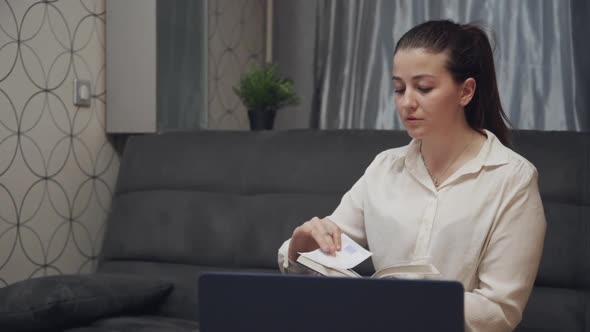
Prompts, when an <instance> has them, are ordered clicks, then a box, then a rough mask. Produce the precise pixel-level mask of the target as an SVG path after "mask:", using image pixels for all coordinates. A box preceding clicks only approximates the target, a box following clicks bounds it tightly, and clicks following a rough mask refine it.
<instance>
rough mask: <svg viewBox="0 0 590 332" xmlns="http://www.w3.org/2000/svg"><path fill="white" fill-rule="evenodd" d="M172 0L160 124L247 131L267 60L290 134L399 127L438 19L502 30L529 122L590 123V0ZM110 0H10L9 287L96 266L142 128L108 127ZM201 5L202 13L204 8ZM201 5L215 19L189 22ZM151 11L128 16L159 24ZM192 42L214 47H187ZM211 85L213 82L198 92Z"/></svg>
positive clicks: (4, 214) (2, 169) (1, 191)
mask: <svg viewBox="0 0 590 332" xmlns="http://www.w3.org/2000/svg"><path fill="white" fill-rule="evenodd" d="M124 1H127V0H124ZM155 1H156V0H150V1H145V2H144V0H139V2H137V1H135V2H131V1H130V0H129V2H128V4H130V5H129V9H130V10H131V11H132V12H134V11H135V12H140V11H141V10H145V8H144V7H143V5H140V4H139V3H142V4H144V5H145V4H146V3H150V2H151V3H152V4H155ZM269 1H270V6H269ZM167 3H168V4H169V5H168V6H169V7H158V9H159V11H160V13H163V12H164V11H166V12H165V13H166V15H163V16H164V18H166V20H165V21H157V22H158V24H161V26H162V27H165V26H167V27H168V28H169V29H168V30H165V29H162V30H157V33H159V34H162V35H165V34H167V35H165V36H167V38H169V41H170V44H169V45H168V46H166V47H164V48H160V49H158V50H154V52H157V54H158V59H159V60H158V61H160V62H159V63H158V66H159V67H158V68H159V69H156V68H154V69H153V70H154V72H156V70H161V72H159V76H158V77H159V78H160V79H161V80H162V81H161V82H160V84H161V85H160V86H159V88H158V90H157V94H158V96H157V97H158V103H161V104H159V105H160V106H159V107H158V105H156V104H154V106H153V108H154V109H157V112H164V113H162V114H158V117H157V122H158V124H159V125H161V127H158V128H156V129H155V131H167V130H207V129H209V130H248V129H249V127H248V119H247V115H246V112H245V109H244V106H243V105H242V104H241V102H240V100H239V98H238V97H237V96H236V95H235V93H234V92H233V86H235V84H236V83H237V81H238V80H239V78H240V75H242V73H244V72H245V70H246V69H247V68H249V67H250V66H252V65H255V64H256V65H260V64H263V63H264V62H266V61H271V62H274V63H276V64H278V66H279V68H280V69H281V71H282V72H283V73H284V74H285V75H287V76H288V77H290V78H292V79H293V80H294V81H295V85H296V90H297V92H298V94H299V96H300V98H301V103H300V104H299V105H298V106H292V107H288V108H285V109H284V110H280V111H279V113H278V114H277V119H276V123H275V130H284V129H293V128H319V129H346V128H364V129H400V128H401V125H400V123H399V120H398V118H397V116H396V114H395V108H394V105H393V98H392V96H393V89H392V86H391V57H392V51H393V46H394V43H395V41H396V40H397V39H398V38H399V37H400V36H401V34H402V33H403V32H404V31H406V30H407V29H408V28H410V27H411V26H413V25H415V24H417V23H419V22H422V21H424V20H427V19H436V18H450V19H454V20H458V21H460V22H471V21H475V22H479V23H481V24H483V25H484V26H485V27H487V28H489V30H491V31H492V32H493V35H494V39H495V40H496V53H495V56H496V64H497V73H498V80H499V85H500V92H501V95H502V99H503V103H504V107H505V110H506V113H507V114H508V115H509V117H510V120H511V122H512V124H513V126H514V127H515V128H520V129H539V130H569V131H588V129H589V128H590V116H589V115H588V111H587V110H588V107H589V106H590V105H589V100H588V99H589V98H590V97H588V93H587V90H588V86H590V85H589V83H590V61H589V60H588V59H587V56H586V54H587V53H588V47H589V46H588V43H587V42H585V34H586V31H588V30H589V28H590V26H589V25H590V23H589V21H588V20H587V18H588V17H589V15H590V14H589V13H590V5H588V3H587V1H585V0H545V1H534V0H526V1H511V0H487V1H480V0H473V1H468V0H461V1H451V0H448V1H434V0H433V1H428V0H419V1H410V0H400V1H389V0H374V1H369V0H367V1H361V0H346V1H344V0H306V1H291V0H274V1H273V0H208V1H207V0H202V1H193V2H191V1H180V0H176V1H168V2H167ZM107 4H108V1H106V0H56V1H33V0H0V287H1V286H3V285H7V284H11V283H14V282H16V281H18V280H22V279H27V278H32V277H37V276H43V275H52V274H65V273H86V272H91V271H93V270H94V268H95V266H96V262H97V257H98V256H99V254H100V251H101V240H102V235H103V233H104V230H105V226H106V221H107V217H108V213H109V209H110V204H111V203H110V202H111V196H112V193H113V192H114V187H115V184H116V180H117V172H118V169H119V161H120V155H119V152H120V150H119V146H118V142H120V141H121V140H122V138H124V137H125V135H127V134H131V133H132V132H133V133H141V131H139V132H138V131H133V130H131V129H129V132H128V133H126V132H125V129H122V130H119V131H118V132H117V133H116V134H114V133H108V132H109V130H108V128H107V118H108V117H109V113H112V112H119V113H117V114H120V112H122V111H123V110H122V109H120V108H118V107H117V105H116V104H114V105H110V104H109V103H107V96H109V87H108V84H107V78H106V72H107V58H108V56H107V53H108V50H107V47H106V45H107V40H106V31H107V29H108V24H109V21H108V20H107V16H108V15H107V11H108V8H107V7H108V6H107ZM196 4H201V5H202V6H201V7H199V8H200V9H199V8H197V7H191V6H196ZM183 8H184V9H190V10H181V9H183ZM198 10H202V12H200V15H201V16H200V17H202V18H204V19H201V20H203V21H199V20H195V19H194V17H193V16H189V13H193V12H195V11H198ZM506 12H511V13H512V15H505V13H506ZM133 17H141V15H137V16H133ZM136 19H137V18H134V19H131V20H129V21H128V23H127V24H129V25H130V26H131V25H134V24H143V23H144V22H139V21H134V20H136ZM196 23H202V25H200V26H197V25H198V24H196ZM166 24H168V25H166ZM269 26H270V27H272V29H270V30H269V29H268V27H269ZM199 27H200V28H199ZM193 42H194V43H201V45H204V49H197V48H191V49H190V52H188V51H186V49H185V47H189V48H190V45H193V44H192V43H193ZM159 45H160V46H161V45H164V44H159ZM187 45H188V46H187ZM129 47H130V48H133V47H136V48H137V47H139V48H138V50H139V52H141V50H142V49H141V47H143V46H142V44H141V41H139V40H134V41H130V42H129ZM154 54H156V53H154ZM178 59H182V61H180V60H178ZM203 59H204V61H202V60H203ZM166 75H169V76H166ZM75 79H79V80H87V81H89V82H90V87H91V89H90V98H91V104H90V107H83V106H76V105H74V103H73V91H74V80H75ZM201 81H202V82H206V83H205V84H204V86H202V87H201V86H200V85H198V84H195V85H190V84H193V83H195V82H197V83H198V82H201ZM162 82H164V83H166V82H169V83H166V84H164V83H162ZM179 82H180V83H179ZM183 82H188V83H183ZM141 83H142V82H139V83H138V84H141ZM167 84H177V87H178V88H174V89H168V90H167V89H166V86H168V85H167ZM183 87H184V88H183ZM187 87H190V88H187ZM117 91H118V92H120V91H123V92H124V90H121V89H117ZM199 96H200V97H199ZM148 97H149V96H148ZM199 98H200V99H199ZM154 100H155V99H154ZM162 105H163V106H162ZM201 105H205V106H204V107H203V106H201ZM166 109H169V110H171V111H170V113H166ZM117 114H115V115H112V116H117ZM131 120H133V118H131ZM131 125H133V121H131Z"/></svg>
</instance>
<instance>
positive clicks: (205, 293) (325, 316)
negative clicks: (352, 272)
mask: <svg viewBox="0 0 590 332" xmlns="http://www.w3.org/2000/svg"><path fill="white" fill-rule="evenodd" d="M463 296H464V295H463V287H462V285H461V284H460V283H459V282H454V281H433V280H401V279H370V278H339V277H325V276H306V275H280V274H270V273H269V274H260V273H207V274H204V275H202V276H201V277H200V278H199V314H200V331H201V332H234V331H256V332H277V331H297V332H301V331H303V332H327V331H337V332H347V331H351V332H352V331H355V332H359V331H371V332H381V331H383V332H385V331H388V332H390V331H404V332H406V331H463V330H464V314H463Z"/></svg>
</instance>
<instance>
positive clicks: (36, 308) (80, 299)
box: [0, 274, 172, 332]
mask: <svg viewBox="0 0 590 332" xmlns="http://www.w3.org/2000/svg"><path fill="white" fill-rule="evenodd" d="M171 289H172V284H171V283H169V282H165V281H162V280H158V279H150V278H146V277H142V276H132V275H124V274H85V275H61V276H51V277H41V278H35V279H29V280H24V281H21V282H17V283H15V284H12V285H10V286H7V287H4V288H0V331H12V332H18V331H44V330H55V329H63V328H67V327H71V326H77V325H80V324H86V323H90V322H92V321H94V320H96V319H99V318H102V317H108V316H111V315H120V314H124V313H141V314H146V313H150V312H151V311H153V310H155V309H156V307H157V305H158V304H159V303H160V302H161V301H162V300H163V299H164V298H165V297H166V296H167V295H168V293H169V292H170V291H171Z"/></svg>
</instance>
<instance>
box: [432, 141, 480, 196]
mask: <svg viewBox="0 0 590 332" xmlns="http://www.w3.org/2000/svg"><path fill="white" fill-rule="evenodd" d="M471 143H473V139H472V140H470V141H469V143H468V144H466V145H465V147H464V148H463V150H462V151H461V153H459V154H458V155H457V156H456V157H455V158H454V159H453V160H452V161H451V162H450V163H449V164H448V165H447V167H446V168H445V170H444V171H443V172H442V173H440V175H439V176H433V175H432V173H431V172H430V169H428V164H426V160H424V155H422V141H420V157H421V158H422V162H423V163H424V166H425V167H426V172H428V175H430V177H431V178H432V180H433V181H434V186H435V187H436V188H438V186H439V185H440V181H439V180H440V178H441V177H443V176H444V175H445V174H446V173H447V171H448V170H449V168H450V167H451V165H453V164H454V163H455V162H456V161H457V159H459V157H461V155H463V153H465V151H467V148H469V147H470V146H471Z"/></svg>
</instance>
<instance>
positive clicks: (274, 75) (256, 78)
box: [233, 64, 299, 111]
mask: <svg viewBox="0 0 590 332" xmlns="http://www.w3.org/2000/svg"><path fill="white" fill-rule="evenodd" d="M233 89H234V92H235V93H236V94H237V95H238V97H240V99H241V100H242V103H244V105H245V106H246V108H247V109H248V110H249V111H254V110H262V111H276V110H278V109H279V108H282V107H284V106H290V105H297V104H298V103H299V98H298V97H297V93H296V92H295V86H294V84H293V81H292V80H290V79H288V78H285V77H282V76H281V75H280V74H279V69H278V67H277V66H276V65H274V64H269V65H263V66H253V67H251V68H250V69H248V70H247V71H246V73H245V74H243V75H242V76H241V78H240V82H239V84H238V86H237V87H234V88H233Z"/></svg>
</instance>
